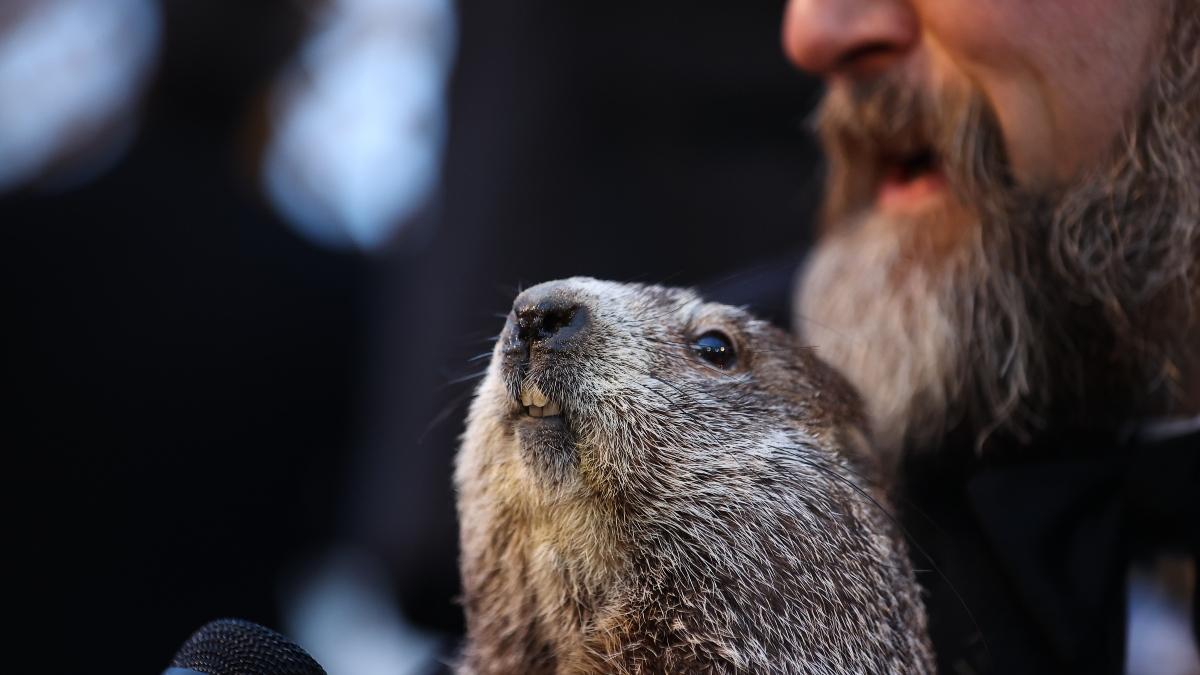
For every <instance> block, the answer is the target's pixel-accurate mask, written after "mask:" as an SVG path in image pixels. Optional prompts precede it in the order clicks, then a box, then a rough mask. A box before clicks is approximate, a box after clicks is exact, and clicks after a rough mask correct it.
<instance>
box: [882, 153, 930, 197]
mask: <svg viewBox="0 0 1200 675" xmlns="http://www.w3.org/2000/svg"><path fill="white" fill-rule="evenodd" d="M880 167H881V171H880V180H879V187H878V192H877V195H876V199H877V204H878V206H879V207H880V208H884V209H897V208H899V209H903V208H912V207H913V206H915V205H916V204H917V203H918V202H921V201H923V200H925V199H928V198H929V197H930V196H932V195H934V194H935V193H938V192H940V191H941V190H942V188H943V187H944V186H945V176H944V174H943V173H942V163H941V160H940V158H939V157H938V155H937V153H935V152H934V151H933V150H932V149H930V148H922V149H918V150H916V151H914V152H911V153H907V154H904V155H900V156H894V157H886V156H885V157H883V158H881V160H880Z"/></svg>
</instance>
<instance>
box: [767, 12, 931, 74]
mask: <svg viewBox="0 0 1200 675" xmlns="http://www.w3.org/2000/svg"><path fill="white" fill-rule="evenodd" d="M919 35H920V26H919V25H918V21H917V16H916V13H915V12H914V11H913V8H912V7H911V6H910V5H909V4H908V0H790V1H789V2H788V6H787V10H786V12H785V13H784V17H783V49H784V51H785V52H786V53H787V55H788V58H789V59H790V60H791V61H792V63H794V64H796V65H797V66H798V67H800V68H801V69H803V70H807V71H809V72H810V73H813V74H814V75H820V76H824V77H829V76H836V75H846V76H850V77H863V76H870V75H874V74H877V73H880V72H882V71H884V70H886V69H888V68H890V67H891V66H892V65H894V64H895V63H896V62H898V61H899V60H900V59H902V58H903V57H904V55H905V54H907V53H908V51H909V50H910V49H912V47H913V46H914V45H915V44H916V42H917V39H918V37H919Z"/></svg>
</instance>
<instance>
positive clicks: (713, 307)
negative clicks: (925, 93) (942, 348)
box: [454, 278, 934, 674]
mask: <svg viewBox="0 0 1200 675" xmlns="http://www.w3.org/2000/svg"><path fill="white" fill-rule="evenodd" d="M714 335H715V336H716V337H715V338H714V337H713V336H714ZM705 336H707V337H705ZM722 340H724V341H727V342H728V343H729V346H730V347H731V348H732V352H733V355H734V356H733V358H732V359H731V360H730V359H725V360H722V358H723V357H727V356H728V352H727V351H726V352H722V354H719V355H716V356H714V353H715V351H721V350H720V349H719V348H716V347H714V345H716V346H717V347H719V346H720V345H721V344H722ZM531 405H532V407H531ZM553 413H558V414H553ZM538 414H540V415H541V416H535V415H538ZM866 439H867V436H866V422H865V420H864V418H863V412H862V406H861V404H860V402H859V400H858V398H857V396H856V395H855V393H854V392H853V391H852V389H851V388H850V386H849V385H848V384H847V383H846V382H845V381H844V380H843V379H842V378H841V377H840V376H839V375H838V374H837V373H835V372H834V371H833V370H832V369H831V368H830V367H829V366H827V365H825V364H824V363H822V362H821V361H820V360H819V359H818V358H817V357H816V355H815V354H814V353H813V352H812V350H811V349H807V348H804V347H803V346H802V345H800V344H798V343H797V342H796V341H795V338H794V337H793V336H791V335H789V334H787V333H785V332H784V331H781V330H779V329H777V328H775V327H773V326H771V325H769V324H768V323H766V322H763V321H759V320H757V319H755V318H753V317H752V316H750V315H749V314H747V313H746V312H744V311H742V310H739V309H735V308H732V307H729V306H724V305H718V304H711V303H705V302H703V301H702V300H701V299H700V298H699V297H697V295H695V294H694V293H692V292H690V291H687V290H681V289H674V288H665V287H661V286H645V285H635V284H618V283H611V282H604V281H597V280H595V279H587V278H573V279H568V280H564V281H557V282H549V283H546V284H542V285H539V286H536V287H534V288H531V289H529V290H527V291H525V292H524V293H522V294H521V295H520V296H519V297H518V298H517V299H516V301H515V303H514V306H513V312H512V314H510V315H509V317H508V321H507V324H506V326H505V328H504V330H503V332H502V333H501V335H500V337H499V340H498V342H497V344H496V347H495V350H494V352H493V355H492V360H491V364H490V366H489V368H488V371H487V374H486V376H485V377H484V379H483V380H482V382H481V384H480V385H479V388H478V390H477V392H476V396H475V399H474V402H473V403H472V405H471V409H470V413H469V416H468V422H467V429H466V432H465V434H464V435H463V439H462V446H461V449H460V451H459V454H458V457H457V463H456V469H455V477H454V480H455V485H456V487H457V491H458V512H459V518H460V526H461V530H460V542H461V548H462V554H461V555H462V559H461V566H462V579H463V603H464V605H465V610H466V619H467V637H466V643H465V646H464V649H463V653H462V655H461V658H460V662H459V663H458V664H457V667H458V671H459V672H460V673H531V674H536V673H924V672H932V671H933V670H934V668H933V665H932V664H933V659H932V653H931V649H930V646H929V642H928V637H927V634H926V625H925V617H924V611H923V608H922V605H921V600H920V595H919V591H918V586H917V584H916V582H915V580H914V577H913V572H912V569H911V566H910V564H909V561H908V556H907V553H906V548H905V545H904V540H903V538H902V537H901V536H900V534H899V533H898V528H897V525H896V524H895V522H894V520H893V519H892V518H891V517H890V516H889V515H888V513H889V511H890V507H889V504H888V501H887V495H886V489H885V487H886V486H885V485H883V482H884V481H883V477H882V476H881V475H880V474H879V472H880V467H879V465H878V464H877V462H876V461H875V460H874V459H873V456H872V454H871V451H870V448H869V447H868V443H867V440H866Z"/></svg>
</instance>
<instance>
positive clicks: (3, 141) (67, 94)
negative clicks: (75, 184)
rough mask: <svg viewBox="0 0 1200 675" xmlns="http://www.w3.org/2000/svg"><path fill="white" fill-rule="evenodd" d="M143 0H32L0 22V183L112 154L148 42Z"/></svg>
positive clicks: (152, 30)
mask: <svg viewBox="0 0 1200 675" xmlns="http://www.w3.org/2000/svg"><path fill="white" fill-rule="evenodd" d="M160 32H161V26H160V17H159V13H158V7H157V5H155V4H154V3H153V2H151V1H150V0H39V1H37V2H31V3H29V4H28V7H26V8H25V9H24V10H23V11H20V10H19V11H18V12H17V13H16V14H15V16H14V17H13V18H12V23H10V24H8V25H3V24H0V192H3V191H5V190H8V189H12V188H13V187H16V186H18V185H20V184H22V183H25V182H26V181H28V180H30V179H32V178H35V177H38V176H39V175H40V174H42V173H43V172H44V171H46V170H47V169H49V168H50V167H51V166H52V165H55V164H56V163H62V162H66V163H67V164H69V165H70V172H71V173H73V174H75V176H76V177H77V179H78V178H79V177H81V176H87V177H91V176H93V175H95V174H96V173H98V172H99V170H100V169H101V168H103V167H107V166H108V165H110V164H111V163H113V162H114V161H115V160H116V158H117V157H118V156H119V155H120V151H121V150H122V149H123V148H124V147H125V146H127V145H128V141H129V139H130V138H131V136H132V129H133V126H134V125H133V123H132V121H131V113H132V111H133V108H134V106H135V105H136V102H137V96H138V94H139V93H140V92H141V90H142V88H143V86H144V85H145V83H146V80H147V77H148V76H149V74H150V72H151V69H152V65H153V63H154V59H155V56H156V55H157V52H158V44H159V37H160Z"/></svg>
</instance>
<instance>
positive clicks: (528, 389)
mask: <svg viewBox="0 0 1200 675" xmlns="http://www.w3.org/2000/svg"><path fill="white" fill-rule="evenodd" d="M549 401H550V397H549V396H546V394H544V393H543V392H542V390H541V389H539V388H538V386H537V385H536V384H532V383H529V384H526V385H525V386H523V387H521V405H531V406H534V407H537V408H541V407H543V406H545V405H546V403H548V402H549Z"/></svg>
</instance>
